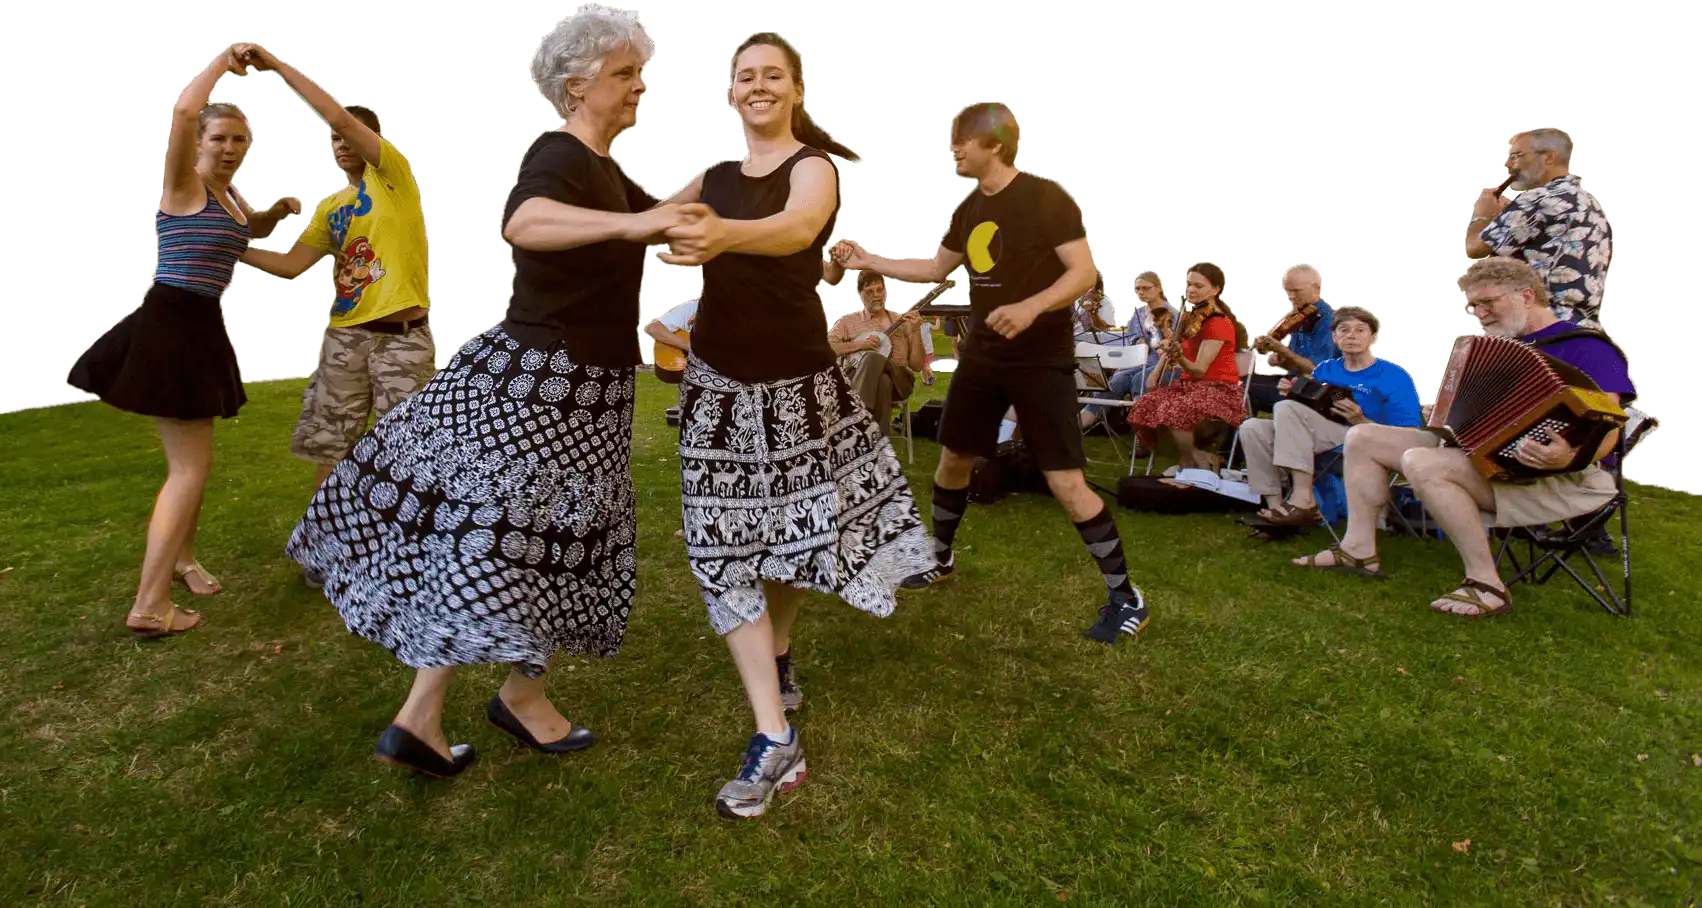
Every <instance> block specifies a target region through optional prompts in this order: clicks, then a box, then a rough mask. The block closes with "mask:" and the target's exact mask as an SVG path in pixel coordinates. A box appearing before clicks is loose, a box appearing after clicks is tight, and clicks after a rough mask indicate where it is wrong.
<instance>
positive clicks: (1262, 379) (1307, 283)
mask: <svg viewBox="0 0 1702 908" xmlns="http://www.w3.org/2000/svg"><path fill="white" fill-rule="evenodd" d="M1282 292H1283V293H1286V294H1288V302H1289V305H1291V306H1293V307H1294V311H1295V312H1300V311H1302V310H1304V309H1306V308H1307V307H1311V308H1312V315H1311V317H1309V318H1308V319H1307V320H1306V321H1305V322H1303V323H1302V324H1301V325H1300V327H1299V328H1296V329H1295V330H1294V331H1292V332H1291V333H1290V334H1289V335H1288V343H1287V344H1283V343H1282V342H1280V341H1278V340H1276V339H1275V338H1273V337H1271V336H1269V335H1260V336H1259V337H1256V338H1254V339H1253V349H1255V350H1258V351H1259V352H1260V353H1268V354H1270V356H1269V357H1268V358H1267V359H1266V360H1265V362H1266V363H1268V364H1269V365H1272V366H1275V367H1277V368H1279V369H1284V370H1287V371H1286V372H1285V377H1287V378H1293V377H1294V376H1296V375H1305V374H1307V373H1308V372H1311V371H1312V367H1313V366H1316V365H1317V364H1318V363H1321V362H1323V361H1324V360H1327V359H1336V358H1338V357H1340V356H1341V355H1342V353H1341V350H1340V348H1338V347H1337V346H1336V345H1335V342H1334V341H1335V333H1334V332H1335V322H1334V316H1335V312H1334V310H1333V309H1332V308H1331V307H1330V304H1329V303H1326V302H1324V299H1323V292H1324V279H1323V278H1322V277H1321V276H1319V274H1318V269H1316V268H1314V267H1312V266H1311V265H1295V266H1294V267H1292V268H1290V269H1288V271H1286V272H1284V273H1283V276H1282ZM1279 381H1281V379H1279V378H1278V377H1277V376H1275V375H1258V374H1255V375H1254V376H1253V380H1252V386H1251V387H1250V388H1249V389H1248V399H1249V401H1250V402H1251V403H1252V405H1253V412H1254V413H1268V412H1273V410H1274V408H1275V407H1276V404H1277V401H1279V400H1282V396H1283V392H1281V391H1279V390H1278V389H1277V383H1278V382H1279Z"/></svg>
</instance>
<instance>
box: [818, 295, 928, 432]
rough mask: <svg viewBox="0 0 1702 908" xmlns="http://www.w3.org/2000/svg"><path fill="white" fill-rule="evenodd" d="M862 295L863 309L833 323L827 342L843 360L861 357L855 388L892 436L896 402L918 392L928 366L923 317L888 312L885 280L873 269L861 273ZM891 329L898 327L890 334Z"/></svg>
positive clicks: (856, 367)
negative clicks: (918, 376)
mask: <svg viewBox="0 0 1702 908" xmlns="http://www.w3.org/2000/svg"><path fill="white" fill-rule="evenodd" d="M857 295H858V296H860V297H862V298H863V311H861V312H853V313H851V314H850V315H847V316H845V317H844V318H841V319H840V320H839V321H837V322H834V323H833V328H832V329H831V330H829V331H828V332H827V342H828V345H829V346H831V347H833V352H835V353H837V354H839V355H840V357H842V358H843V357H849V356H855V357H857V359H855V360H852V361H851V365H852V367H853V369H854V372H853V379H852V386H853V387H855V388H856V389H857V396H858V397H861V398H862V399H863V403H864V404H865V405H867V406H868V408H869V412H870V413H873V414H874V415H875V422H877V423H879V424H880V426H881V431H882V432H884V433H886V434H887V435H888V436H891V435H892V407H893V404H894V403H895V402H902V401H907V400H909V399H910V392H911V391H913V390H915V388H916V375H915V373H917V372H919V371H921V370H922V369H923V367H924V363H923V358H922V352H923V351H922V335H921V332H920V330H919V328H918V327H917V326H918V325H919V324H920V322H921V320H922V317H921V316H920V315H918V314H917V313H915V312H907V313H905V314H903V315H897V316H895V315H893V314H892V313H891V312H888V311H887V308H886V280H885V279H884V278H882V277H881V276H880V275H879V274H877V273H875V272H873V271H860V272H858V273H857ZM894 325H897V327H896V328H894V327H893V326H894ZM889 328H891V329H893V330H892V333H891V335H890V336H889V335H888V334H887V333H886V332H887V330H888V329H889Z"/></svg>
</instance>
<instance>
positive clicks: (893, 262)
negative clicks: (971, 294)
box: [838, 240, 963, 284]
mask: <svg viewBox="0 0 1702 908" xmlns="http://www.w3.org/2000/svg"><path fill="white" fill-rule="evenodd" d="M838 245H840V246H844V247H846V248H847V250H848V252H847V253H846V259H845V267H846V268H847V269H849V270H852V271H873V272H874V273H876V274H879V275H881V276H882V277H890V278H892V279H894V280H899V281H905V282H907V283H911V284H937V283H939V282H940V281H943V280H945V279H946V276H947V275H949V274H951V273H952V272H953V271H956V270H957V269H958V266H959V265H962V264H963V253H961V252H953V251H951V250H950V249H947V248H946V247H944V246H941V247H940V248H939V250H938V251H936V252H935V253H934V257H933V258H932V259H889V258H882V257H880V256H878V255H875V254H874V253H872V252H869V251H868V250H867V249H864V248H863V247H862V246H859V245H857V243H856V242H855V241H853V240H842V241H840V243H839V244H838Z"/></svg>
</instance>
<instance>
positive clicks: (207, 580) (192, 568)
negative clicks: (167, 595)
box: [171, 561, 224, 596]
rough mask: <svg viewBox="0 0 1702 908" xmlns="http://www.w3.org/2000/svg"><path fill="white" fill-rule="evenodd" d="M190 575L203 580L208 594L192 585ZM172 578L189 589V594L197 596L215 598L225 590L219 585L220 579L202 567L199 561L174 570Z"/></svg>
mask: <svg viewBox="0 0 1702 908" xmlns="http://www.w3.org/2000/svg"><path fill="white" fill-rule="evenodd" d="M190 574H195V575H196V576H198V577H199V578H200V579H201V583H202V585H204V586H205V587H206V588H207V591H206V592H204V593H203V592H201V591H200V590H197V589H196V588H195V587H194V586H191V585H190V583H189V575H190ZM171 577H172V579H173V580H179V581H182V582H183V585H184V586H185V587H188V589H189V592H190V593H191V594H192V595H196V596H213V595H217V594H218V592H219V591H220V590H222V589H224V587H222V586H220V585H219V579H218V578H217V577H214V576H213V575H212V574H211V573H209V572H208V571H207V569H206V568H204V567H202V566H201V562H199V561H191V562H189V563H188V564H186V565H184V566H183V567H181V568H174V569H173V570H172V572H171Z"/></svg>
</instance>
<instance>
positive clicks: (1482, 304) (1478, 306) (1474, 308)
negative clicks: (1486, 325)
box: [1466, 293, 1507, 315]
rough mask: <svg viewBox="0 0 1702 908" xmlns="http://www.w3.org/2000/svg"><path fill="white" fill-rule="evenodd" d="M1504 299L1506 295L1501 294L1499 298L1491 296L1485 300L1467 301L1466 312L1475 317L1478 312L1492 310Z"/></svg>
mask: <svg viewBox="0 0 1702 908" xmlns="http://www.w3.org/2000/svg"><path fill="white" fill-rule="evenodd" d="M1506 298H1507V294H1505V293H1503V294H1501V295H1500V296H1492V297H1490V298H1489V299H1486V300H1467V301H1466V312H1467V313H1469V314H1471V315H1476V314H1478V312H1479V311H1480V310H1487V309H1494V308H1495V304H1496V303H1499V302H1501V301H1502V300H1504V299H1506Z"/></svg>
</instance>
